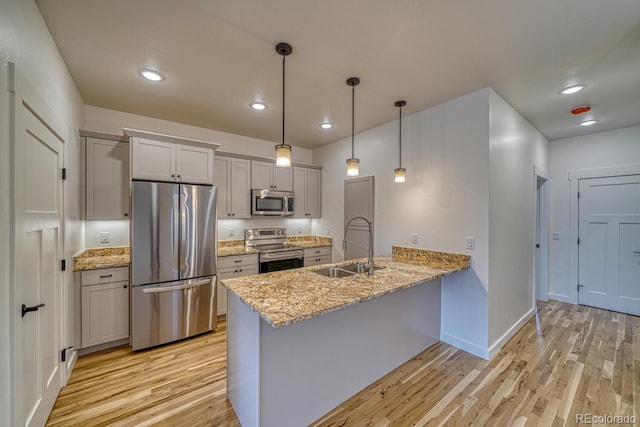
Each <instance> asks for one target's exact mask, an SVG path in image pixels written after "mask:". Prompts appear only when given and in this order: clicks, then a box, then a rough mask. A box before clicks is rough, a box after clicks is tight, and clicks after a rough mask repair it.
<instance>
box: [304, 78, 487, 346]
mask: <svg viewBox="0 0 640 427" xmlns="http://www.w3.org/2000/svg"><path fill="white" fill-rule="evenodd" d="M407 101H408V102H409V103H410V102H411V99H408V100H407ZM389 108H395V107H394V106H393V104H391V105H389ZM356 115H357V111H356ZM488 117H489V90H488V89H483V90H480V91H477V92H474V93H471V94H469V95H466V96H463V97H460V98H457V99H454V100H452V101H449V102H446V103H443V104H441V105H438V106H436V107H433V108H430V109H427V110H424V111H421V112H419V113H416V114H413V115H410V116H407V117H403V120H402V127H403V129H402V149H403V151H402V159H403V162H402V164H403V167H406V169H407V182H406V183H404V184H396V183H394V181H393V169H394V168H396V167H398V164H397V162H398V121H397V120H396V121H393V122H390V123H387V124H385V125H382V126H379V127H376V128H373V129H370V130H367V131H364V132H362V133H359V134H358V135H356V142H355V156H356V157H357V158H359V159H360V175H361V176H367V175H374V176H375V177H376V182H375V207H374V222H375V243H374V246H375V252H376V254H378V255H379V254H388V253H390V252H391V246H392V245H403V246H414V247H420V248H427V249H434V250H444V251H450V252H459V253H469V254H470V255H471V256H472V270H470V271H468V272H465V273H462V274H456V275H453V276H448V277H446V278H444V279H443V283H442V331H443V333H444V334H445V335H446V338H447V339H448V340H449V341H451V342H453V341H455V342H456V343H457V345H459V346H465V347H466V348H468V349H469V350H470V351H473V352H476V353H477V352H478V349H486V345H487V330H488V326H487V325H488V324H487V322H488V317H487V286H488V279H489V269H488V232H489V230H488V222H489V200H488V192H489V171H488V167H489V148H488V147H489V146H488V139H489V122H488ZM356 119H357V117H356ZM350 156H351V138H346V139H343V140H340V141H337V142H335V143H332V144H329V145H326V146H323V147H321V148H318V149H316V150H314V151H313V163H315V164H319V165H322V166H323V173H322V218H320V219H316V220H313V227H312V232H313V234H318V235H325V234H326V232H327V229H328V228H330V229H331V235H332V237H333V238H334V245H333V249H334V259H341V258H342V247H341V242H342V233H343V227H344V218H343V215H344V180H345V179H346V163H345V162H346V159H347V158H348V157H350ZM412 233H418V235H419V244H417V245H413V244H412V243H411V234H412ZM466 236H475V237H476V250H475V251H467V250H466V249H465V237H466Z"/></svg>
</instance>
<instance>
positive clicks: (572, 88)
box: [560, 85, 587, 95]
mask: <svg viewBox="0 0 640 427" xmlns="http://www.w3.org/2000/svg"><path fill="white" fill-rule="evenodd" d="M585 87H587V85H573V86H568V87H565V88H564V89H562V90H561V91H560V95H571V94H574V93H578V92H580V91H581V90H582V89H584V88H585Z"/></svg>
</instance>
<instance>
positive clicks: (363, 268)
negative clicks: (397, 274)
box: [338, 262, 384, 273]
mask: <svg viewBox="0 0 640 427" xmlns="http://www.w3.org/2000/svg"><path fill="white" fill-rule="evenodd" d="M338 268H341V269H343V270H347V271H352V272H354V273H366V272H367V264H365V263H363V262H356V263H354V264H347V265H341V266H340V267H338ZM381 268H384V267H383V266H381V265H374V266H373V269H374V270H380V269H381Z"/></svg>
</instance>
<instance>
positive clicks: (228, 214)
mask: <svg viewBox="0 0 640 427" xmlns="http://www.w3.org/2000/svg"><path fill="white" fill-rule="evenodd" d="M250 164H251V161H250V160H247V159H238V158H234V157H224V156H216V158H215V167H214V178H213V184H214V185H215V186H216V187H217V188H218V197H217V207H216V210H217V212H218V219H231V218H233V219H240V218H251V209H250V205H249V203H250V198H251V197H250V191H251V188H250V187H249V184H250V177H251V165H250Z"/></svg>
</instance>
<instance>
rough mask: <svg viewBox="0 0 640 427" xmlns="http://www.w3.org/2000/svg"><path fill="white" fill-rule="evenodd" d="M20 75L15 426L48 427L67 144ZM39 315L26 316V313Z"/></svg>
mask: <svg viewBox="0 0 640 427" xmlns="http://www.w3.org/2000/svg"><path fill="white" fill-rule="evenodd" d="M10 69H11V72H12V76H13V78H12V81H13V85H12V86H13V87H12V93H11V98H12V113H13V114H12V123H11V124H12V126H11V140H12V148H13V153H14V158H13V165H12V166H13V167H12V176H13V183H14V184H13V185H14V187H13V191H12V194H13V202H14V203H13V227H12V228H13V233H14V236H13V237H14V241H13V259H12V265H13V268H12V289H13V301H12V303H13V310H12V316H13V317H12V336H13V343H12V348H13V351H14V353H13V354H14V358H13V364H14V377H13V382H12V389H13V396H14V399H15V406H14V407H15V413H14V417H15V425H17V426H40V425H44V423H45V422H46V420H47V417H48V416H49V412H50V411H51V408H52V407H53V404H54V403H55V399H56V396H57V395H58V392H59V390H60V387H61V381H62V378H61V371H62V369H61V364H60V361H59V360H60V359H59V355H60V349H61V348H60V347H61V345H60V342H61V341H60V339H61V338H60V332H61V326H62V321H61V312H60V303H61V285H62V273H61V271H60V264H59V263H60V260H61V259H62V233H61V226H62V211H63V209H62V206H63V205H62V202H63V198H62V179H61V172H62V167H63V144H62V142H63V139H62V138H61V137H60V135H61V134H62V133H61V132H60V131H56V130H55V129H59V127H57V126H56V124H55V123H54V120H53V116H52V113H51V112H50V110H49V109H48V108H47V107H46V105H45V104H44V103H43V102H42V101H41V100H40V99H39V98H38V97H37V95H36V94H35V93H34V92H33V89H31V87H30V86H29V85H27V84H26V82H24V81H23V80H21V78H20V75H18V74H16V73H15V72H14V71H13V67H10ZM23 305H24V307H26V308H30V309H31V310H33V311H28V312H26V313H23V311H24V310H22V306H23Z"/></svg>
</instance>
